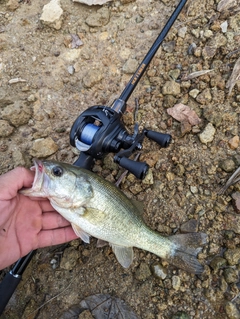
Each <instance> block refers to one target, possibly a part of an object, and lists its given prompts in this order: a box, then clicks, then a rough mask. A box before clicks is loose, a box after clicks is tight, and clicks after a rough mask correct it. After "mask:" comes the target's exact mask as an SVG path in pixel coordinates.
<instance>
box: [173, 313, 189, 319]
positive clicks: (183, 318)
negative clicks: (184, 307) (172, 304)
mask: <svg viewBox="0 0 240 319" xmlns="http://www.w3.org/2000/svg"><path fill="white" fill-rule="evenodd" d="M171 319H190V316H189V315H188V314H187V313H186V312H183V311H178V312H176V313H175V314H174V315H173V316H172V317H171Z"/></svg>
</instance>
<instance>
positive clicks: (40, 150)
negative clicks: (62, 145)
mask: <svg viewBox="0 0 240 319" xmlns="http://www.w3.org/2000/svg"><path fill="white" fill-rule="evenodd" d="M57 151H58V146H57V144H56V143H55V142H54V141H53V139H52V138H51V137H47V138H40V139H37V140H35V141H34V142H33V146H32V149H31V150H30V154H31V155H32V156H33V157H37V158H39V157H47V156H50V155H52V154H54V153H56V152H57Z"/></svg>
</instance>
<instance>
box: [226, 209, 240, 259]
mask: <svg viewBox="0 0 240 319" xmlns="http://www.w3.org/2000/svg"><path fill="white" fill-rule="evenodd" d="M224 211H225V209H224ZM224 216H225V221H226V227H225V228H226V230H232V231H234V233H236V234H240V214H225V215H224ZM239 254H240V253H239ZM225 258H226V257H225Z"/></svg>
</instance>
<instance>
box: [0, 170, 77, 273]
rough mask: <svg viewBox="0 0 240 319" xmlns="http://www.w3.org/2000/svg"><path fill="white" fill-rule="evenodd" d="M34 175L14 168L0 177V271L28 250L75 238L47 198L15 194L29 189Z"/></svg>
mask: <svg viewBox="0 0 240 319" xmlns="http://www.w3.org/2000/svg"><path fill="white" fill-rule="evenodd" d="M33 179H34V172H32V171H30V170H27V169H25V168H23V167H17V168H15V169H13V170H11V171H9V172H8V173H6V174H3V175H2V176H0V269H3V268H5V267H7V266H9V265H11V264H12V263H14V262H15V261H17V260H18V259H19V258H21V257H23V256H25V255H27V254H28V253H29V252H30V251H31V250H34V249H37V248H41V247H46V246H52V245H57V244H62V243H65V242H68V241H71V240H73V239H76V238H78V237H77V236H76V235H75V233H74V231H73V230H72V227H71V225H70V223H69V222H68V221H66V220H65V219H64V218H63V217H62V216H61V215H60V214H58V213H57V212H56V211H55V210H54V209H53V208H52V206H51V205H50V202H49V200H48V199H30V198H29V197H26V196H24V195H22V194H19V193H18V191H19V190H20V189H21V188H23V187H31V186H32V182H33Z"/></svg>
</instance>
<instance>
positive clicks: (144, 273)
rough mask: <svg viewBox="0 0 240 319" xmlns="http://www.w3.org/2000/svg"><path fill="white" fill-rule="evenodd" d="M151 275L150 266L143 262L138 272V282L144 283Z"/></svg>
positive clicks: (136, 275)
mask: <svg viewBox="0 0 240 319" xmlns="http://www.w3.org/2000/svg"><path fill="white" fill-rule="evenodd" d="M151 275H152V274H151V270H150V268H149V266H148V264H147V263H144V262H142V263H141V264H140V266H139V268H138V269H137V271H136V274H135V277H136V279H137V280H141V281H144V280H146V279H147V278H148V277H150V276H151Z"/></svg>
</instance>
